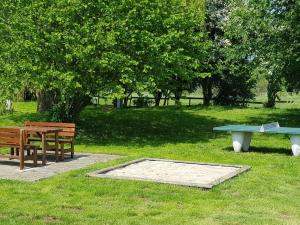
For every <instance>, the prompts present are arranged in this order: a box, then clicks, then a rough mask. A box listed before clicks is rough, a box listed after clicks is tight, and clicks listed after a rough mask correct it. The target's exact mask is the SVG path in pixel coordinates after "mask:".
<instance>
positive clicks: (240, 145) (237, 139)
mask: <svg viewBox="0 0 300 225" xmlns="http://www.w3.org/2000/svg"><path fill="white" fill-rule="evenodd" d="M251 138H252V133H249V132H232V146H233V149H234V151H235V152H240V151H241V150H242V149H243V150H244V151H248V150H249V147H250V143H251Z"/></svg>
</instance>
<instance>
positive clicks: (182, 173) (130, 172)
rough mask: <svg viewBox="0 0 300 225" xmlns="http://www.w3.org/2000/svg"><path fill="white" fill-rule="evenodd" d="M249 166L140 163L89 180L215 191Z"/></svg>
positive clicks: (153, 160)
mask: <svg viewBox="0 0 300 225" xmlns="http://www.w3.org/2000/svg"><path fill="white" fill-rule="evenodd" d="M249 169H250V167H249V166H240V165H224V164H215V163H197V162H185V161H174V160H164V159H139V160H135V161H131V162H129V163H126V164H122V165H119V166H115V167H111V168H108V169H103V170H99V171H95V172H92V173H89V174H88V175H89V176H94V177H102V178H103V177H104V178H116V179H129V180H143V181H153V182H159V183H168V184H178V185H186V186H195V187H201V188H212V187H213V186H214V185H217V184H219V183H221V182H223V181H225V180H227V179H230V178H232V177H234V176H236V175H238V174H240V173H242V172H244V171H247V170H249Z"/></svg>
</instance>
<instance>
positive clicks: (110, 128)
mask: <svg viewBox="0 0 300 225" xmlns="http://www.w3.org/2000/svg"><path fill="white" fill-rule="evenodd" d="M182 109H183V108H175V107H166V108H146V109H125V110H108V111H104V110H102V111H100V110H99V109H93V108H88V109H86V110H85V111H83V112H82V114H81V117H80V118H81V120H80V121H79V123H78V124H79V127H80V131H79V135H78V136H77V143H79V144H85V145H95V144H96V145H123V146H146V145H151V146H159V145H163V144H168V143H172V144H176V143H195V142H199V141H202V142H206V141H208V140H209V139H211V138H214V133H213V131H212V129H213V127H215V126H218V125H222V124H224V123H228V121H225V120H217V119H214V118H212V117H209V116H201V115H194V114H192V113H189V112H186V111H183V110H182ZM199 110H200V109H199Z"/></svg>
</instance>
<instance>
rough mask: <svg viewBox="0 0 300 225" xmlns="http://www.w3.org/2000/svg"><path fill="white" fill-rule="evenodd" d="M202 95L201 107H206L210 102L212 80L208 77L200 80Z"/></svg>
mask: <svg viewBox="0 0 300 225" xmlns="http://www.w3.org/2000/svg"><path fill="white" fill-rule="evenodd" d="M201 86H202V93H203V105H205V106H208V105H210V102H211V100H212V96H213V94H212V79H211V78H210V77H206V78H203V79H202V80H201Z"/></svg>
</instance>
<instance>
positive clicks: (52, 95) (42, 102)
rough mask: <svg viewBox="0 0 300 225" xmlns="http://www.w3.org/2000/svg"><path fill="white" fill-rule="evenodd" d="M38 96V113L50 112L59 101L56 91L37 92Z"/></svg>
mask: <svg viewBox="0 0 300 225" xmlns="http://www.w3.org/2000/svg"><path fill="white" fill-rule="evenodd" d="M36 96H37V111H38V112H49V111H51V110H52V109H53V106H54V104H55V102H56V100H57V92H56V91H37V93H36Z"/></svg>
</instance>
